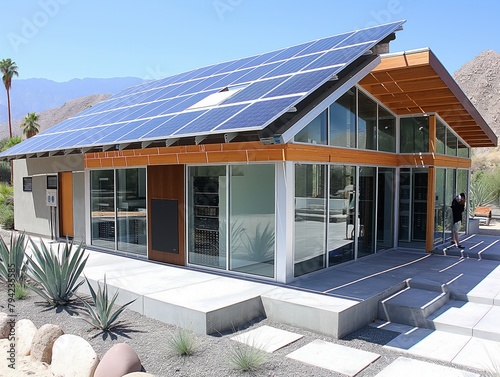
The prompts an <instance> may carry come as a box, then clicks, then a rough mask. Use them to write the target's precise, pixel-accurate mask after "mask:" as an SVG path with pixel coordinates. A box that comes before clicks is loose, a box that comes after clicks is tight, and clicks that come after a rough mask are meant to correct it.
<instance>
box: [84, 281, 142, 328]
mask: <svg viewBox="0 0 500 377" xmlns="http://www.w3.org/2000/svg"><path fill="white" fill-rule="evenodd" d="M85 281H86V282H87V286H88V288H89V291H90V295H91V297H92V303H89V302H88V301H87V300H84V299H81V298H80V300H81V301H82V303H83V305H84V309H83V310H81V311H79V313H80V314H81V315H82V316H83V317H82V319H83V320H84V321H85V322H87V323H89V324H90V325H92V326H93V327H95V328H96V329H101V330H102V331H110V330H112V329H113V328H114V327H116V326H117V325H118V323H119V322H118V317H119V316H120V314H121V313H122V312H123V311H124V310H125V308H126V307H127V306H129V305H130V304H131V303H133V302H134V301H135V299H134V300H132V301H130V302H127V303H126V304H124V305H120V306H117V305H116V306H115V303H116V299H117V298H118V291H116V292H115V294H114V295H113V297H112V298H111V299H110V298H109V294H108V284H107V283H106V275H104V284H103V285H102V287H101V284H99V282H98V283H97V292H96V291H95V290H94V288H92V285H91V284H90V282H89V280H88V279H87V278H85Z"/></svg>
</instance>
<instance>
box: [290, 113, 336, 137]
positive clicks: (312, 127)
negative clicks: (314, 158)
mask: <svg viewBox="0 0 500 377" xmlns="http://www.w3.org/2000/svg"><path fill="white" fill-rule="evenodd" d="M326 128H327V111H326V110H325V111H323V112H322V113H321V114H320V115H318V116H317V117H316V118H315V119H314V120H313V121H312V122H311V123H309V124H308V125H307V126H306V127H305V128H304V129H303V130H302V131H300V132H299V133H298V134H297V135H295V141H298V142H301V143H309V144H327V143H328V139H327V134H326V132H327V131H326Z"/></svg>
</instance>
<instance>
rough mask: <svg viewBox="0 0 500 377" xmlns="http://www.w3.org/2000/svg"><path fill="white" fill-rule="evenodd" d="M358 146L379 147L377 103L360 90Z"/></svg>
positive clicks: (364, 147) (365, 147)
mask: <svg viewBox="0 0 500 377" xmlns="http://www.w3.org/2000/svg"><path fill="white" fill-rule="evenodd" d="M358 148H360V149H371V150H376V149H377V104H376V103H375V102H374V101H372V100H371V99H370V98H368V97H367V96H366V95H365V94H363V93H361V92H360V91H359V92H358Z"/></svg>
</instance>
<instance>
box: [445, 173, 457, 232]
mask: <svg viewBox="0 0 500 377" xmlns="http://www.w3.org/2000/svg"><path fill="white" fill-rule="evenodd" d="M455 195H456V191H455V169H451V168H450V169H446V183H445V196H444V200H445V203H446V205H445V208H446V213H445V217H444V229H445V241H449V240H451V225H452V213H451V202H452V201H453V198H454V197H455Z"/></svg>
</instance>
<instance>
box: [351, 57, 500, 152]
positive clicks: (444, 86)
mask: <svg viewBox="0 0 500 377" xmlns="http://www.w3.org/2000/svg"><path fill="white" fill-rule="evenodd" d="M360 85H361V86H362V87H363V88H364V89H365V90H367V91H368V92H370V93H371V94H372V95H373V96H374V97H376V98H377V99H378V100H379V101H380V102H382V103H383V104H385V105H386V106H387V107H389V108H390V109H391V110H392V111H393V112H394V113H396V114H397V115H405V114H426V113H437V114H439V116H440V117H441V118H442V119H443V120H444V121H445V122H446V123H448V124H449V125H450V127H451V128H452V129H453V130H454V131H455V132H456V133H457V134H458V135H459V136H460V137H461V138H462V139H463V140H465V142H466V143H467V144H469V145H470V146H471V147H494V146H497V136H496V135H495V133H494V132H493V130H491V128H490V127H489V126H488V124H487V123H486V121H485V120H484V119H483V117H482V116H481V115H480V114H479V112H478V111H477V109H476V108H475V107H474V105H472V103H471V102H470V100H469V99H468V98H467V96H466V95H465V94H464V92H463V91H462V90H461V89H460V87H459V86H458V84H457V83H456V82H455V80H454V79H453V77H451V75H450V74H449V73H448V71H446V69H445V68H444V66H443V65H442V64H441V63H440V62H439V60H438V59H437V58H436V56H435V55H434V54H433V53H432V51H431V50H420V51H417V52H406V53H402V54H399V55H388V56H387V57H382V61H381V63H380V64H379V65H378V66H377V67H376V68H375V69H374V70H373V71H372V72H371V73H370V74H368V75H367V76H366V77H365V78H364V79H363V80H361V81H360Z"/></svg>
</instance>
